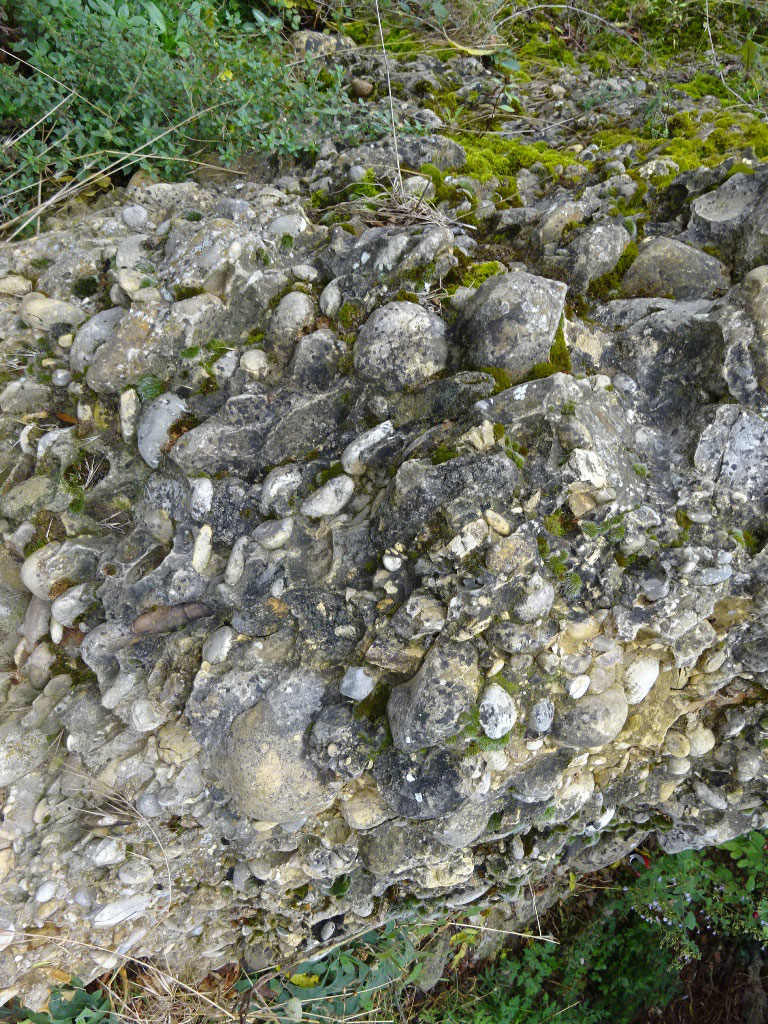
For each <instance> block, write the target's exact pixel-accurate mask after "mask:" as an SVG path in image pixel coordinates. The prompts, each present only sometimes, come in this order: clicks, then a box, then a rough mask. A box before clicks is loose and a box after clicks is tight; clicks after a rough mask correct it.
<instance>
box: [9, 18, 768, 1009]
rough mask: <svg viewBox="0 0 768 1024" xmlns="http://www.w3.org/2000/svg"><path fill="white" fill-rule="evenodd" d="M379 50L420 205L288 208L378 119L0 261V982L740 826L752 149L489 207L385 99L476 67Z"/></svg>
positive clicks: (317, 928)
mask: <svg viewBox="0 0 768 1024" xmlns="http://www.w3.org/2000/svg"><path fill="white" fill-rule="evenodd" d="M309 42H311V40H309V41H308V38H303V39H299V40H298V41H297V45H299V44H300V47H306V46H307V45H309ZM337 58H338V59H339V60H341V61H342V63H343V65H344V67H345V68H346V69H347V73H348V74H349V75H350V76H358V77H361V76H362V77H363V78H365V79H366V81H372V82H375V83H376V84H377V86H378V87H379V88H378V92H379V94H382V95H384V94H386V89H384V88H382V83H384V82H385V74H386V72H387V69H386V68H385V67H384V65H383V63H382V62H381V60H380V58H379V57H377V56H376V55H375V54H362V55H361V53H358V52H357V51H356V49H355V48H354V47H353V46H351V45H344V46H340V47H338V48H335V56H334V59H337ZM392 74H393V81H394V82H395V84H396V85H397V86H398V90H399V93H398V96H400V94H402V96H404V97H405V98H404V99H400V98H398V110H399V111H400V113H402V114H403V116H408V117H411V116H413V117H416V116H417V115H418V116H420V117H421V118H422V123H423V124H424V125H426V126H427V127H428V128H429V130H430V131H431V132H432V134H427V135H426V136H408V137H406V138H404V139H403V144H402V147H401V151H400V152H401V156H402V159H403V162H404V166H405V167H406V169H408V168H410V169H411V170H412V171H414V172H416V171H418V170H419V168H421V167H423V165H425V164H430V165H431V167H432V171H431V172H430V173H431V174H432V175H434V174H435V171H436V170H437V169H439V173H441V174H442V173H443V172H447V173H446V175H445V180H444V182H443V185H444V189H443V193H441V195H443V194H447V195H448V197H449V198H448V199H445V198H441V199H440V202H439V203H438V207H437V208H433V209H432V211H431V213H430V214H429V217H427V220H426V222H422V221H419V220H418V219H417V220H415V221H414V220H413V219H411V220H409V219H408V217H404V218H403V222H402V223H398V222H388V223H386V224H384V225H382V223H381V221H380V220H377V218H376V215H375V211H374V214H372V213H371V210H370V208H369V207H368V206H366V204H365V202H364V201H363V202H361V203H360V205H359V209H358V210H357V212H353V213H352V214H350V217H351V219H350V221H349V223H348V224H347V228H351V230H347V229H346V228H345V227H342V226H340V225H339V224H336V223H334V222H333V219H332V218H329V217H326V216H325V214H324V213H323V211H322V209H318V205H317V202H318V200H317V197H318V196H321V197H322V196H323V195H329V196H332V195H334V194H337V192H338V190H339V189H343V188H346V187H347V186H348V185H350V184H354V183H356V182H359V181H360V180H361V179H362V176H363V175H364V173H365V171H366V169H368V168H372V169H373V170H374V172H375V173H377V174H378V173H380V174H382V175H385V174H386V173H387V169H388V168H391V166H392V163H393V159H394V155H393V153H392V149H391V144H390V142H389V141H388V140H386V139H384V140H382V141H381V142H378V143H366V144H364V145H360V146H355V147H353V148H347V149H342V148H339V147H336V146H334V145H333V144H330V143H329V144H327V145H326V144H324V146H323V147H322V149H321V152H320V155H319V157H318V160H317V161H316V163H315V164H314V166H313V167H312V168H306V167H297V168H296V169H295V171H296V173H295V175H289V176H287V177H284V178H282V179H278V180H276V181H271V182H259V181H255V180H253V181H252V180H244V179H240V178H238V179H237V180H236V181H235V183H233V182H232V180H231V178H228V179H227V180H225V181H221V180H219V178H217V177H216V176H215V175H210V176H209V177H208V178H201V180H199V181H188V182H183V183H176V184H146V183H141V182H139V183H135V184H132V185H130V186H129V187H127V188H126V189H124V190H118V191H116V192H114V193H112V194H110V195H108V196H105V197H103V198H102V199H101V200H100V201H99V203H98V204H96V205H94V206H88V205H79V206H76V207H74V208H72V209H67V210H64V211H59V212H57V213H56V214H55V215H54V216H52V217H49V218H48V220H47V221H45V220H44V221H43V224H42V230H41V231H40V233H39V234H37V235H35V236H34V237H30V238H28V239H24V240H19V241H16V242H14V243H3V244H0V324H1V325H2V329H1V331H0V338H1V339H2V340H1V341H0V356H2V359H3V361H4V363H3V369H4V373H5V376H4V378H3V381H4V383H3V389H2V392H1V393H0V414H1V415H0V443H1V445H2V448H1V451H0V456H1V457H2V476H0V480H2V484H1V487H2V495H3V498H2V512H0V515H2V517H3V518H2V520H0V527H1V529H2V536H3V541H4V546H3V548H2V550H1V551H0V610H2V613H3V614H2V616H1V617H0V652H1V654H2V657H3V659H4V660H3V663H2V666H1V668H2V672H0V693H2V697H3V700H4V703H5V708H6V710H5V713H4V717H3V719H2V722H0V803H1V804H2V823H1V824H0V886H2V899H1V901H0V978H2V981H1V982H0V999H7V998H10V997H11V996H13V995H14V994H17V993H21V994H22V995H23V996H24V997H25V999H27V1000H28V1001H29V1002H30V1003H32V1004H36V1005H38V1004H41V1003H42V1002H43V1001H44V998H45V995H46V992H47V990H48V988H49V985H50V983H51V981H52V980H53V979H54V978H56V977H57V975H56V974H55V971H56V970H57V969H60V968H64V969H67V970H71V969H72V968H73V967H75V968H76V970H77V973H78V974H79V975H80V976H81V977H85V978H91V977H94V976H96V975H98V974H100V973H102V972H103V971H104V970H106V969H109V968H111V967H113V966H114V965H115V964H117V963H118V962H119V961H120V958H121V957H123V956H127V955H131V956H137V957H139V956H152V955H156V954H160V953H162V956H163V958H164V962H165V963H167V964H169V965H170V966H171V967H172V968H173V969H177V970H186V969H191V968H194V970H196V971H199V972H203V973H204V972H205V971H206V970H208V969H209V968H210V967H217V966H220V965H221V964H223V963H225V962H228V961H231V960H233V959H236V958H238V957H243V958H245V960H246V962H248V964H249V965H250V966H252V967H258V966H260V965H263V964H267V963H273V962H275V960H279V962H281V963H284V962H286V958H288V957H289V956H293V955H295V956H297V957H299V958H306V957H307V956H309V955H311V954H312V953H313V951H314V952H317V951H318V949H319V946H320V944H321V938H320V937H319V936H321V935H322V934H324V930H323V929H324V926H325V925H327V923H328V922H329V921H332V922H333V924H334V929H335V932H334V934H335V936H336V937H341V936H343V935H344V934H346V933H350V932H355V931H358V930H359V929H360V928H367V927H373V926H374V925H376V923H377V922H380V921H382V920H384V919H388V918H391V917H392V916H393V915H400V916H401V917H402V918H403V919H407V917H408V915H417V914H418V915H420V916H422V917H423V916H427V917H428V916H429V915H430V914H435V915H437V914H440V913H442V912H443V911H444V908H445V906H446V905H447V906H463V905H467V906H468V905H473V906H477V907H489V906H490V907H493V908H495V910H496V912H497V913H498V915H499V920H500V921H507V922H509V923H510V925H512V926H513V925H514V923H515V922H517V923H523V922H524V921H526V920H527V919H528V918H529V917H530V916H531V915H532V906H531V903H530V897H529V892H530V885H537V886H539V891H541V890H542V887H543V886H546V893H543V894H542V898H541V900H540V905H543V904H544V903H545V902H546V900H547V899H551V898H554V896H555V895H556V894H557V893H558V892H561V891H563V890H567V888H568V877H569V873H570V872H575V873H580V872H586V871H589V870H594V869H595V868H597V867H599V866H601V865H603V864H608V863H612V862H613V861H615V860H616V859H617V858H619V857H621V856H624V855H626V853H628V852H629V851H631V850H632V849H633V847H634V846H635V845H637V844H638V843H640V842H641V841H642V840H643V839H644V837H646V836H647V835H648V834H649V833H655V834H656V835H657V836H658V839H659V842H660V843H661V845H662V847H663V848H665V849H667V850H682V849H686V848H692V847H702V846H706V845H708V844H712V843H715V842H719V841H722V840H726V839H728V838H730V837H732V836H735V835H737V834H739V833H741V832H746V831H748V830H750V829H753V828H765V827H766V826H768V809H767V808H766V783H767V782H768V760H766V738H767V737H768V715H767V714H766V710H767V709H766V701H765V693H766V686H767V685H768V548H766V547H765V542H766V537H767V536H768V529H767V528H766V522H767V517H768V459H766V457H765V453H766V449H767V448H768V419H767V417H768V391H767V389H768V357H767V356H766V341H767V340H768V266H766V263H768V247H767V245H766V238H768V233H767V232H766V226H765V224H766V222H765V211H766V210H768V168H767V167H766V166H765V165H764V164H761V163H760V162H759V161H757V160H755V159H754V155H752V156H750V155H749V154H746V159H747V160H750V161H751V166H750V169H751V170H752V171H753V173H751V174H746V173H743V172H742V171H736V172H735V173H731V172H732V171H733V168H734V166H735V158H732V159H729V160H726V161H725V162H724V163H723V164H722V165H721V166H719V167H714V168H700V169H696V170H693V171H686V172H684V173H683V174H678V173H677V171H676V169H675V168H672V169H670V165H669V163H668V162H665V161H664V160H661V159H660V160H651V161H649V162H648V163H644V164H641V165H640V166H639V167H638V165H637V162H636V161H635V158H634V154H633V151H632V147H631V146H620V147H618V148H617V149H616V150H608V151H601V150H600V149H599V147H597V146H591V147H588V148H587V149H586V150H584V152H582V153H579V154H578V155H577V153H576V152H575V151H570V155H568V154H567V153H564V156H563V161H564V166H563V168H561V170H562V172H563V173H562V174H560V173H559V172H558V180H557V182H556V181H555V180H554V179H551V178H550V177H549V172H548V170H547V168H546V167H545V166H544V165H543V164H540V165H538V166H537V165H536V164H535V163H533V164H532V166H530V167H528V166H525V167H521V168H520V169H519V171H518V172H517V173H516V175H513V178H514V180H513V181H512V182H507V186H508V188H507V190H506V191H505V192H504V194H501V193H500V192H499V191H498V188H499V179H498V178H492V177H490V176H489V177H487V178H486V179H485V180H483V181H481V180H480V179H479V178H473V177H472V176H471V175H468V174H466V173H462V167H463V164H464V161H465V158H466V154H465V153H464V150H463V149H462V148H461V146H459V145H458V144H457V143H456V142H455V141H454V140H452V139H450V138H447V137H445V136H444V135H441V134H440V129H441V127H443V126H442V123H441V121H440V117H439V115H438V114H437V113H436V112H435V111H433V110H431V109H427V108H426V107H425V106H424V104H425V103H426V102H427V99H428V97H429V96H430V95H431V94H432V92H434V88H433V86H432V85H431V84H430V83H432V82H437V79H438V78H439V79H440V82H442V83H443V84H445V83H446V82H447V83H449V84H451V83H452V85H451V87H452V88H454V89H456V90H459V95H460V97H461V96H462V95H463V94H462V93H461V92H460V90H461V89H465V90H466V93H467V95H469V94H470V93H473V94H475V95H478V96H480V97H481V99H480V101H478V102H482V101H483V97H486V98H487V97H492V96H493V95H494V92H493V90H494V89H495V88H497V86H498V84H499V82H498V80H497V79H496V78H494V76H493V74H492V73H491V72H489V71H488V70H487V69H485V68H484V67H483V66H482V64H480V63H479V62H478V61H476V60H474V59H473V58H468V57H457V58H456V60H455V61H451V62H450V63H448V62H444V61H439V60H437V59H436V58H432V57H430V58H419V59H414V60H406V61H404V62H403V63H402V64H397V65H396V66H395V67H394V68H393V71H392ZM569 75H571V72H569V71H567V70H564V71H563V76H564V77H563V82H564V83H565V84H564V85H562V86H559V88H561V90H562V92H563V93H564V94H567V93H568V90H569V89H571V90H573V89H576V88H577V86H578V87H579V88H582V89H587V88H588V87H589V88H592V86H593V85H594V86H595V89H596V88H597V86H596V85H595V83H592V84H590V83H589V82H586V83H585V82H583V81H580V80H578V81H577V79H576V77H574V76H575V73H574V76H572V77H570V78H569V77H568V76H569ZM502 84H503V83H502ZM521 87H522V86H521ZM526 88H528V86H526ZM536 88H538V86H537V85H536V84H535V83H533V84H531V85H530V89H531V90H533V91H535V89H536ZM398 90H396V92H397V91H398ZM681 95H682V94H681ZM417 96H420V97H422V102H421V106H420V105H419V103H418V102H416V100H415V99H414V97H417ZM595 96H596V97H597V98H596V99H595V101H594V104H595V105H596V109H600V110H601V113H600V116H601V117H602V116H604V107H605V101H603V100H600V99H599V95H598V93H597V92H596V93H595ZM372 102H373V100H372ZM376 102H378V101H376ZM471 102H472V103H473V104H474V103H475V100H472V101H471ZM645 102H646V101H645V100H642V99H641V98H640V97H639V94H638V93H637V92H631V91H630V93H628V94H626V95H625V96H624V98H623V99H620V98H617V96H616V95H614V98H613V99H611V100H610V101H609V106H610V107H611V109H612V111H613V112H614V113H615V114H616V116H620V117H622V118H633V117H634V118H637V117H640V116H641V114H642V110H643V109H644V107H643V104H644V103H645ZM601 103H603V108H600V104H601ZM568 104H570V106H569V105H568ZM584 110H586V107H585V108H584ZM573 111H576V113H575V114H574V118H576V117H580V118H581V120H580V121H579V122H578V123H579V124H581V125H582V127H583V129H584V130H585V131H586V130H587V129H588V127H589V124H590V121H589V117H590V116H592V115H589V116H588V113H585V112H584V111H582V112H581V114H580V113H579V111H578V109H577V108H576V106H574V104H573V102H572V101H571V100H566V107H565V108H564V109H563V110H562V111H560V113H559V115H558V117H557V120H558V122H560V121H562V123H563V124H567V123H568V122H569V121H570V120H572V118H570V117H569V113H571V112H573ZM605 116H607V115H605ZM504 130H505V131H506V132H508V133H511V134H509V138H511V139H512V138H514V133H515V131H516V130H524V131H525V132H530V131H531V127H530V121H529V120H524V121H520V122H516V121H515V119H514V117H512V118H511V119H510V121H509V123H508V124H507V126H506V128H505V129H504ZM503 137H504V136H503V134H502V133H499V138H503ZM528 137H529V136H528V135H526V138H528ZM546 140H547V141H550V142H551V141H552V139H551V138H550V137H549V136H547V137H546ZM510 144H511V143H510ZM742 156H744V154H742ZM529 163H530V161H529ZM660 168H661V169H660ZM424 173H426V172H424ZM659 174H661V175H662V178H661V180H662V184H660V185H658V187H657V186H656V185H655V184H654V181H655V180H657V177H658V175H659ZM419 180H420V181H421V182H424V183H425V185H424V187H426V186H427V185H429V184H430V180H431V179H430V180H428V179H427V178H425V177H420V179H419ZM641 181H642V182H643V183H646V182H647V192H646V193H645V194H644V197H643V206H642V210H641V211H640V214H637V213H630V214H629V215H628V216H622V215H621V214H622V210H618V212H617V205H616V204H617V203H618V202H619V200H622V202H623V204H624V206H625V207H626V203H627V202H628V200H629V199H631V197H632V196H633V195H635V193H636V192H637V190H638V187H639V186H638V182H641ZM494 182H495V184H494ZM420 187H421V186H420ZM334 190H336V192H334ZM510 194H514V196H515V199H516V201H517V202H519V203H520V204H521V205H515V203H510V202H509V201H508V199H509V196H510ZM462 217H467V218H471V219H472V221H471V222H470V220H467V223H465V224H463V223H462V221H461V218H462ZM653 218H655V220H654V219H653ZM644 225H645V230H646V231H647V237H648V238H649V239H651V240H650V241H649V242H646V244H645V245H643V244H640V245H639V246H638V251H637V258H636V262H635V264H634V267H630V268H629V271H628V272H627V273H626V275H625V277H624V281H623V284H622V280H621V275H622V274H623V273H624V272H625V271H626V263H627V262H628V261H629V254H630V253H631V250H630V248H629V246H630V239H632V240H633V241H636V242H640V243H642V241H643V240H642V238H641V237H640V235H641V234H642V231H643V229H644V228H643V226H644ZM465 228H466V230H465ZM472 228H474V229H475V231H474V237H472V231H471V230H470V229H472ZM137 232H138V233H137ZM493 261H496V262H495V263H494V262H493ZM489 265H490V266H491V268H492V270H494V273H492V274H491V276H490V279H488V280H485V281H484V283H483V281H480V277H487V276H488V274H487V272H488V266H489ZM79 266H96V267H99V268H104V270H103V281H101V283H100V285H99V290H98V291H97V292H96V293H93V294H89V295H88V296H86V297H83V296H82V294H78V290H77V289H76V288H75V287H74V285H73V281H74V276H73V269H72V268H73V267H79ZM476 266H477V267H478V268H479V269H478V278H477V279H475V277H473V268H474V267H476ZM480 269H482V270H483V273H482V275H481V274H480V273H479V270H480ZM612 274H613V275H614V276H615V279H612V278H611V275H612ZM478 281H480V283H479V284H478ZM81 291H82V290H81ZM576 298H578V301H577V302H576V301H574V302H571V299H574V300H575V299H576ZM554 345H558V346H559V347H560V352H559V361H558V364H557V367H556V366H555V365H553V364H552V363H551V362H550V359H551V353H552V349H553V346H554ZM566 345H567V351H564V349H565V347H566ZM19 353H22V355H21V356H19ZM25 353H26V354H27V356H25V355H24V354H25ZM25 360H26V361H25ZM569 365H570V371H571V372H553V371H554V370H555V369H559V370H562V371H565V370H567V369H568V367H569ZM529 378H533V379H529ZM339 880H341V882H339ZM336 882H339V884H338V885H334V883H336ZM235 921H236V922H238V924H237V925H236V926H235V925H234V924H233V922H235ZM325 932H326V933H327V929H325Z"/></svg>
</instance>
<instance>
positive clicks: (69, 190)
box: [0, 103, 223, 241]
mask: <svg viewBox="0 0 768 1024" xmlns="http://www.w3.org/2000/svg"><path fill="white" fill-rule="evenodd" d="M222 105H223V104H221V103H218V104H214V105H213V106H210V107H206V108H205V110H201V111H197V112H196V113H195V114H192V115H190V117H187V118H185V119H184V120H183V121H179V122H178V123H177V124H174V125H171V127H170V128H166V129H165V131H163V132H159V133H158V134H157V135H155V136H154V137H153V138H151V139H149V140H148V141H147V142H145V143H144V144H143V145H141V146H138V147H137V148H136V149H134V150H132V151H131V152H130V153H123V154H121V155H120V157H119V158H118V159H117V160H114V161H112V163H111V164H108V165H107V166H106V167H101V168H99V169H98V170H96V171H93V172H92V173H90V174H88V175H87V177H85V178H83V179H82V180H80V181H72V182H70V183H69V184H67V185H65V186H64V187H63V188H61V189H59V190H58V191H57V192H55V193H54V194H53V195H52V196H49V198H48V199H46V200H45V202H41V203H38V205H37V206H36V207H35V208H34V209H33V210H31V211H28V212H27V213H26V214H20V215H19V216H18V217H14V218H13V219H12V220H10V221H7V222H6V223H5V224H4V225H0V227H2V228H3V229H4V230H8V229H9V228H12V227H14V225H17V226H16V227H15V229H14V230H13V231H12V232H11V234H10V235H9V236H8V239H7V240H8V241H13V239H14V238H16V236H17V235H19V234H20V233H21V232H22V231H23V230H24V229H25V228H26V227H28V226H29V225H30V224H31V223H32V222H33V221H35V220H37V219H38V218H39V217H40V215H41V214H42V213H44V212H45V211H46V210H48V209H50V208H51V207H52V206H56V205H58V204H59V203H62V202H64V200H65V199H70V198H72V197H73V196H75V195H77V194H78V193H79V192H82V191H83V189H85V188H87V187H88V185H91V184H92V183H93V182H94V181H97V180H98V179H99V178H104V177H108V176H109V175H110V174H116V173H120V172H123V171H125V170H127V168H128V167H132V166H133V165H134V164H137V163H140V162H141V161H142V160H144V159H145V158H146V154H145V152H144V150H146V149H147V147H149V146H152V145H154V144H155V143H156V142H159V141H160V139H164V138H165V137H166V135H170V134H171V133H172V132H177V131H179V130H180V129H181V128H183V127H184V126H185V125H187V124H189V123H190V122H191V121H194V120H196V119H197V118H198V117H201V116H202V115H203V114H207V113H210V111H212V110H216V109H217V108H218V107H220V106H222ZM92 166H93V164H88V165H86V166H85V167H84V168H83V171H85V172H88V171H90V169H91V167H92Z"/></svg>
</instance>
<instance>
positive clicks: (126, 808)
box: [61, 765, 173, 910]
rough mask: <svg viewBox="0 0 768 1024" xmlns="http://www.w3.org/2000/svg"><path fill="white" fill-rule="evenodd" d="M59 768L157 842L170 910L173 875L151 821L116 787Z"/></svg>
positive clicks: (66, 768)
mask: <svg viewBox="0 0 768 1024" xmlns="http://www.w3.org/2000/svg"><path fill="white" fill-rule="evenodd" d="M61 770H62V771H63V772H66V773H67V774H69V775H72V776H74V777H75V778H78V779H80V780H82V781H83V782H87V783H88V785H89V787H91V789H90V791H91V792H92V793H93V795H94V796H95V797H96V798H98V799H101V800H102V802H103V803H104V804H105V805H106V806H107V808H108V809H110V810H111V812H112V813H113V814H115V813H116V814H118V816H120V815H122V816H123V817H125V816H127V818H128V821H129V822H131V821H137V822H139V823H140V824H141V825H142V826H143V827H144V828H146V829H147V831H148V832H149V833H150V835H151V836H152V838H153V839H154V841H155V842H156V843H157V846H158V848H159V850H160V853H161V854H162V857H163V861H164V863H165V872H166V877H167V879H168V909H169V910H170V909H171V905H172V902H173V876H172V874H171V865H170V861H169V860H168V855H167V854H166V852H165V847H164V846H163V843H162V840H161V839H160V836H159V835H158V834H157V831H156V829H155V828H154V827H153V825H152V823H151V822H150V821H149V820H148V819H147V818H146V817H145V816H144V815H143V814H142V813H141V811H140V810H139V809H138V807H136V806H135V805H134V804H132V803H131V801H130V800H127V799H126V798H125V797H124V796H123V795H122V794H121V793H119V792H118V791H117V790H116V789H113V788H112V787H111V786H108V785H106V783H103V782H99V781H98V780H96V779H92V778H90V777H89V776H88V775H86V774H85V773H83V772H78V771H75V770H74V769H73V768H68V767H67V766H66V765H62V768H61ZM86 799H90V797H86ZM94 806H95V807H96V810H95V811H94V812H92V813H103V810H102V808H100V807H99V806H98V804H95V803H94Z"/></svg>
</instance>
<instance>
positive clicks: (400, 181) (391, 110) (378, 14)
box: [374, 0, 403, 191]
mask: <svg viewBox="0 0 768 1024" xmlns="http://www.w3.org/2000/svg"><path fill="white" fill-rule="evenodd" d="M374 3H375V5H376V21H377V22H378V24H379V36H380V38H381V52H382V53H383V54H384V70H385V72H386V75H387V94H388V96H389V116H390V118H391V120H392V143H393V145H394V147H395V162H396V163H397V181H398V184H399V186H400V190H401V191H402V188H403V174H402V171H401V170H400V153H399V150H398V148H397V125H396V124H395V101H394V99H393V97H392V80H391V78H390V74H389V56H388V55H387V48H386V46H385V45H384V28H383V27H382V24H381V12H380V11H379V0H374Z"/></svg>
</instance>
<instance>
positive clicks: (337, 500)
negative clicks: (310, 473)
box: [301, 474, 355, 519]
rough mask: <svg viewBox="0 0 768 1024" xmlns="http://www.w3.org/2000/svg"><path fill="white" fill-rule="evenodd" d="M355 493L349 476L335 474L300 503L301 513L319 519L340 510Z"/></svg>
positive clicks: (353, 483) (352, 481) (353, 484)
mask: <svg viewBox="0 0 768 1024" xmlns="http://www.w3.org/2000/svg"><path fill="white" fill-rule="evenodd" d="M354 493H355V482H354V480H353V479H352V478H351V477H349V476H344V475H343V474H342V475H341V476H335V477H333V478H332V479H331V480H329V481H328V482H327V483H324V484H323V486H322V487H319V488H318V489H317V490H316V491H315V493H314V494H311V495H310V496H309V497H308V498H307V499H306V500H305V501H303V502H302V504H301V511H302V514H303V515H305V516H307V517H308V518H309V519H321V518H322V517H323V516H334V515H336V513H337V512H341V510H342V509H343V508H344V506H345V505H346V504H347V502H348V501H349V500H350V498H351V497H352V495H353V494H354Z"/></svg>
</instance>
